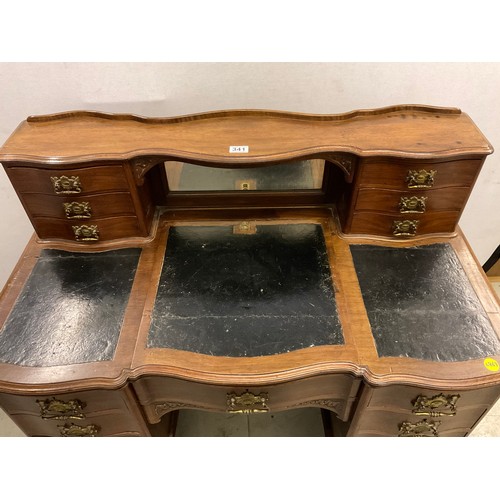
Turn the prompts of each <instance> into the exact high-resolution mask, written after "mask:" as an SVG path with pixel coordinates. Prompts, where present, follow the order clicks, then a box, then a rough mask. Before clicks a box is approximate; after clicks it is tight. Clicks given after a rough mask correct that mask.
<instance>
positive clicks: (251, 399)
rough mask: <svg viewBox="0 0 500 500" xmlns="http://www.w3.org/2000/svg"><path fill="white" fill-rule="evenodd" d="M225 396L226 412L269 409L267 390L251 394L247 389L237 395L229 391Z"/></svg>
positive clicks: (252, 411) (263, 411)
mask: <svg viewBox="0 0 500 500" xmlns="http://www.w3.org/2000/svg"><path fill="white" fill-rule="evenodd" d="M226 396H227V398H226V405H227V411H228V413H266V412H268V411H269V407H268V406H267V402H268V401H269V394H268V393H267V392H261V393H260V394H253V393H251V392H248V391H247V392H244V393H243V394H240V395H239V396H238V395H237V394H236V393H235V392H231V393H228V394H227V395H226Z"/></svg>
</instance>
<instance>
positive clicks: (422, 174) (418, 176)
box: [406, 170, 437, 188]
mask: <svg viewBox="0 0 500 500" xmlns="http://www.w3.org/2000/svg"><path fill="white" fill-rule="evenodd" d="M436 174H437V171H436V170H408V175H407V176H406V182H407V184H408V187H409V188H430V187H432V186H434V176H435V175H436Z"/></svg>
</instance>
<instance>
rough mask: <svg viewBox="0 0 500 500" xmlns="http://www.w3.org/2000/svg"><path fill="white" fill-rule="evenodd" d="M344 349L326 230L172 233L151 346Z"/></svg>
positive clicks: (232, 352)
mask: <svg viewBox="0 0 500 500" xmlns="http://www.w3.org/2000/svg"><path fill="white" fill-rule="evenodd" d="M343 342H344V340H343V336H342V331H341V327H340V323H339V319H338V315H337V308H336V303H335V294H334V290H333V287H332V278H331V274H330V267H329V262H328V256H327V253H326V246H325V241H324V237H323V232H322V229H321V226H319V225H317V224H280V225H269V226H265V225H259V226H257V232H256V234H233V228H232V227H231V226H229V227H220V226H219V227H207V226H205V227H187V226H186V227H173V228H171V229H170V234H169V237H168V242H167V249H166V254H165V262H164V265H163V270H162V274H161V279H160V285H159V289H158V294H157V298H156V302H155V306H154V311H153V315H152V321H151V327H150V332H149V339H148V347H150V348H172V349H179V350H185V351H192V352H199V353H203V354H212V355H216V356H234V357H239V356H265V355H270V354H277V353H283V352H288V351H293V350H296V349H301V348H304V347H309V346H315V345H326V344H343Z"/></svg>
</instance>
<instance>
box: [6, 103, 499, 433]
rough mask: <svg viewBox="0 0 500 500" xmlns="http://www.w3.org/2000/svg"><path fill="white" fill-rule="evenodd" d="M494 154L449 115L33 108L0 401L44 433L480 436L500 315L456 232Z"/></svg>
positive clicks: (454, 112)
mask: <svg viewBox="0 0 500 500" xmlns="http://www.w3.org/2000/svg"><path fill="white" fill-rule="evenodd" d="M492 152H493V149H492V147H491V145H490V144H489V142H488V141H487V140H486V139H485V137H484V136H483V135H482V134H481V132H480V131H479V129H478V128H477V127H476V126H475V124H474V123H473V122H472V120H471V119H470V118H469V117H468V116H467V115H466V114H465V113H462V112H461V111H460V110H458V109H455V108H436V107H430V106H414V105H402V106H392V107H389V108H382V109H375V110H360V111H354V112H351V113H345V114H341V115H309V114H300V113H288V112H280V111H266V110H262V111H255V110H232V111H216V112H208V113H201V114H197V115H191V116H181V117H173V118H145V117H139V116H134V115H112V114H106V113H97V112H88V111H75V112H68V113H60V114H56V115H46V116H34V117H29V118H28V119H27V120H26V121H24V122H22V123H21V124H20V126H19V127H18V128H17V129H16V130H15V132H14V133H13V134H12V135H11V136H10V138H9V139H8V140H7V141H6V143H5V144H4V145H3V147H2V148H1V149H0V162H1V163H2V165H3V167H4V168H5V170H6V172H7V175H8V177H9V179H10V181H11V182H12V185H13V186H14V188H15V190H16V192H17V194H18V196H19V199H20V200H21V202H22V204H23V206H24V208H25V210H26V213H27V215H28V216H29V218H30V220H31V222H32V224H33V227H34V228H35V231H36V235H34V237H33V238H32V239H31V241H30V242H29V243H28V245H27V247H26V249H25V252H24V253H23V255H22V257H21V258H20V260H19V263H18V265H17V266H16V268H15V269H14V271H13V274H12V276H11V278H10V279H9V281H8V282H7V285H6V287H5V288H4V290H3V292H2V294H1V295H0V406H1V407H2V408H3V409H4V410H5V411H6V413H7V414H8V415H9V416H10V417H11V418H12V419H13V420H14V422H15V423H16V424H17V425H18V426H19V427H20V428H21V429H22V430H23V431H24V432H25V434H27V435H29V436H68V437H70V436H75V437H76V436H81V437H94V436H96V437H99V436H151V435H154V436H157V435H164V436H165V435H169V436H170V435H174V434H175V429H174V426H175V422H176V418H177V414H178V413H179V412H178V410H189V409H195V410H205V411H213V412H224V413H228V414H260V413H268V412H278V411H287V410H290V409H296V408H301V407H315V408H318V409H320V408H321V409H322V410H327V411H329V412H330V413H329V415H332V419H331V420H332V422H333V425H334V427H335V433H334V434H335V435H338V434H339V433H344V434H347V435H349V436H401V437H410V436H466V435H469V434H470V432H471V430H472V429H474V427H475V426H476V425H477V423H478V422H479V421H480V420H481V418H482V417H483V416H484V415H485V414H486V413H487V412H488V411H489V409H490V408H491V407H492V405H493V404H494V403H495V401H496V400H497V398H498V396H499V395H500V368H499V367H500V305H499V303H498V300H497V298H496V296H495V294H494V292H493V291H492V289H491V288H490V286H489V284H488V282H487V280H486V278H485V276H484V273H483V272H482V269H481V268H480V266H479V264H478V263H477V260H476V258H475V257H474V254H473V253H472V251H471V249H470V247H469V246H468V244H467V241H466V239H465V238H464V236H463V234H462V233H461V231H460V228H459V227H458V226H457V223H458V221H459V218H460V215H461V213H462V211H463V209H464V206H465V204H466V202H467V199H468V197H469V195H470V192H471V190H472V188H473V185H474V182H475V180H476V178H477V176H478V174H479V172H480V170H481V168H482V165H483V163H484V161H485V159H486V157H487V156H488V155H489V154H491V153H492ZM484 216H485V217H487V214H484ZM4 236H5V237H6V238H9V237H10V235H4ZM182 415H185V414H184V413H183V412H180V413H179V418H181V417H182ZM326 415H327V413H326V412H323V416H324V417H325V419H324V421H325V422H327V421H328V419H327V418H326ZM325 429H326V431H325V432H327V433H328V426H327V425H325Z"/></svg>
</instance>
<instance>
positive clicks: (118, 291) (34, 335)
mask: <svg viewBox="0 0 500 500" xmlns="http://www.w3.org/2000/svg"><path fill="white" fill-rule="evenodd" d="M140 252H141V251H140V249H125V250H115V251H108V252H103V253H87V254H85V253H72V252H63V251H58V250H43V251H42V253H41V255H40V258H39V260H38V262H37V263H36V265H35V267H34V269H33V271H32V273H31V275H30V277H29V278H28V280H27V282H26V284H25V286H24V289H23V290H22V292H21V294H20V296H19V298H18V300H17V302H16V304H15V305H14V308H13V310H12V311H11V313H10V315H9V317H8V318H7V321H6V322H5V324H4V326H3V328H2V330H1V331H0V361H2V362H4V363H10V364H15V365H22V366H56V365H68V364H74V363H88V362H91V361H104V360H110V359H112V358H113V355H114V352H115V349H116V345H117V342H118V337H119V334H120V330H121V325H122V321H123V316H124V313H125V308H126V305H127V302H128V298H129V295H130V290H131V288H132V282H133V280H134V275H135V271H136V269H137V264H138V260H139V255H140Z"/></svg>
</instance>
